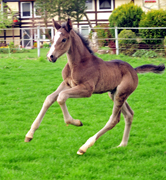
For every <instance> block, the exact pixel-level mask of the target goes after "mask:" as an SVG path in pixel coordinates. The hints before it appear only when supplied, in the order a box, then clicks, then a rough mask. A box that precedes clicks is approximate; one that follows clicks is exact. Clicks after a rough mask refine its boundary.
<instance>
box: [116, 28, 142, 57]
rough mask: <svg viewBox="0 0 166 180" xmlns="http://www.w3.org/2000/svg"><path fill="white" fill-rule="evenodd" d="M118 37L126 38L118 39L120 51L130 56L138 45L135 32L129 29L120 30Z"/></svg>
mask: <svg viewBox="0 0 166 180" xmlns="http://www.w3.org/2000/svg"><path fill="white" fill-rule="evenodd" d="M118 38H127V39H120V40H119V48H120V53H123V54H125V55H129V56H131V55H132V54H133V53H134V52H135V51H136V49H137V48H138V46H139V45H138V42H137V41H136V34H135V33H134V32H133V31H131V30H125V29H124V30H122V31H121V32H120V33H119V35H118ZM128 38H129V39H128Z"/></svg>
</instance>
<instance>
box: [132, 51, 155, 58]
mask: <svg viewBox="0 0 166 180" xmlns="http://www.w3.org/2000/svg"><path fill="white" fill-rule="evenodd" d="M133 56H134V57H146V58H155V57H157V56H158V54H157V53H156V52H154V51H152V50H150V51H148V50H145V49H141V50H137V51H136V52H135V53H134V54H133Z"/></svg>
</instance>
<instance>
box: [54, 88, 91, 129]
mask: <svg viewBox="0 0 166 180" xmlns="http://www.w3.org/2000/svg"><path fill="white" fill-rule="evenodd" d="M92 92H93V88H89V87H87V86H84V85H78V86H75V87H73V88H71V89H67V90H64V91H61V92H60V93H59V96H58V98H57V102H58V103H59V105H60V107H61V109H62V112H63V116H64V120H65V122H66V124H72V125H75V126H82V125H83V124H82V122H81V121H80V120H74V119H73V118H72V117H71V115H70V114H69V112H68V110H67V106H66V103H65V102H66V100H67V99H68V98H81V97H89V96H91V95H92Z"/></svg>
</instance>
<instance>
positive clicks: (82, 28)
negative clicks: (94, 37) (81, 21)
mask: <svg viewBox="0 0 166 180" xmlns="http://www.w3.org/2000/svg"><path fill="white" fill-rule="evenodd" d="M80 32H81V34H82V35H83V36H88V35H89V33H90V28H89V26H83V25H82V26H80Z"/></svg>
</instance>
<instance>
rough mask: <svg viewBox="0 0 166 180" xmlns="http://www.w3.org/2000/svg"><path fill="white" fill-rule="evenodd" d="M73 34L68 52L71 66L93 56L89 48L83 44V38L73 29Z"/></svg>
mask: <svg viewBox="0 0 166 180" xmlns="http://www.w3.org/2000/svg"><path fill="white" fill-rule="evenodd" d="M70 34H71V46H70V49H69V51H68V53H67V57H68V63H69V66H75V65H78V64H79V63H80V62H81V60H82V59H85V58H86V57H88V56H91V53H90V52H89V50H88V49H87V48H86V47H85V45H84V44H83V42H82V40H81V38H80V37H79V36H78V35H77V34H76V33H75V32H74V31H73V30H71V31H70Z"/></svg>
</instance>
